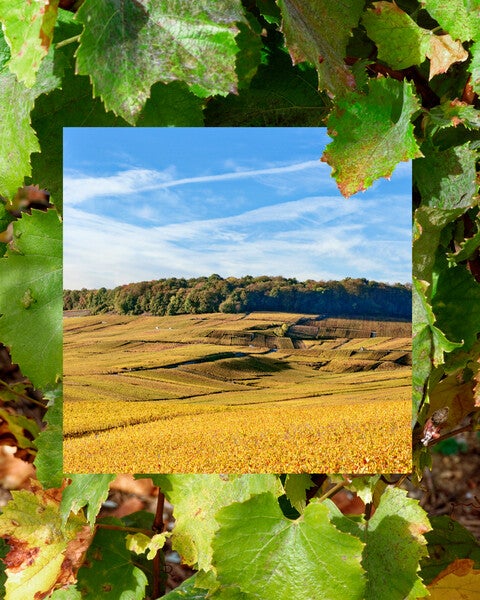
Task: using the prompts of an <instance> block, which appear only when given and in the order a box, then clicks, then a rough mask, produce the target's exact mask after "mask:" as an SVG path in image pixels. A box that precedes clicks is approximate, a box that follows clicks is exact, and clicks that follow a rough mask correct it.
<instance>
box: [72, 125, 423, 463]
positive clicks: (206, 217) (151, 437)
mask: <svg viewBox="0 0 480 600" xmlns="http://www.w3.org/2000/svg"><path fill="white" fill-rule="evenodd" d="M330 141H331V140H330V138H329V137H328V136H327V134H326V130H325V129H323V128H202V127H198V128H65V129H64V197H65V214H64V372H65V380H64V398H65V401H64V471H65V472H66V473H153V472H157V473H301V472H305V473H382V472H383V473H393V472H395V473H401V472H404V473H406V472H410V471H411V417H412V387H411V384H412V339H411V317H412V310H411V306H412V305H411V297H412V287H411V249H412V246H411V167H410V164H409V163H401V164H400V165H399V166H398V167H397V169H396V170H395V171H394V173H393V174H392V176H391V178H390V180H386V179H382V180H379V181H377V182H376V183H374V184H373V185H372V186H371V188H369V189H368V191H366V192H363V193H359V194H356V195H354V196H352V197H351V198H349V199H345V198H344V197H343V196H342V195H341V194H340V192H339V191H338V189H337V188H336V185H335V181H334V180H333V178H332V177H331V173H330V167H329V166H328V165H327V164H326V163H324V162H321V161H320V156H321V155H322V153H323V151H324V149H325V146H326V145H327V144H328V143H329V142H330Z"/></svg>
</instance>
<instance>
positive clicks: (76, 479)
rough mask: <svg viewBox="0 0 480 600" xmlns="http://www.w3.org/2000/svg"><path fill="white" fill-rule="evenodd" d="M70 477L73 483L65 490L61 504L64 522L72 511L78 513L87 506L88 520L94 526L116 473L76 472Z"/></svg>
mask: <svg viewBox="0 0 480 600" xmlns="http://www.w3.org/2000/svg"><path fill="white" fill-rule="evenodd" d="M68 477H69V478H70V479H71V483H70V485H68V486H67V487H66V488H65V489H64V490H63V494H62V502H61V504H60V515H61V517H62V522H63V523H65V522H66V521H67V519H68V517H69V515H70V512H72V511H73V512H74V513H78V511H79V510H80V509H81V508H83V507H84V506H87V520H88V522H89V523H90V526H91V527H93V525H94V524H95V519H96V517H97V515H98V513H99V512H100V508H101V506H102V503H103V502H105V500H106V499H107V496H108V490H109V486H110V483H111V482H112V481H113V480H114V479H115V477H116V475H100V474H95V475H86V474H81V475H80V474H75V475H69V476H68Z"/></svg>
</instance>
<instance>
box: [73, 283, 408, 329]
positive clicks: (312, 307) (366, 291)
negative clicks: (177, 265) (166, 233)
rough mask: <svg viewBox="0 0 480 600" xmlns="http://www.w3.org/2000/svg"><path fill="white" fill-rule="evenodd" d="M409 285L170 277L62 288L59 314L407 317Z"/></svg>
mask: <svg viewBox="0 0 480 600" xmlns="http://www.w3.org/2000/svg"><path fill="white" fill-rule="evenodd" d="M411 298H412V289H411V285H410V284H401V283H396V284H394V285H390V284H387V283H381V282H377V281H369V280H367V279H363V278H362V279H352V278H350V277H347V278H345V279H343V280H341V281H314V280H313V279H308V280H306V281H303V282H302V281H297V280H296V279H295V278H285V277H268V276H261V277H252V276H250V275H246V276H245V277H241V278H236V277H227V278H226V279H224V278H223V277H220V275H217V274H213V275H210V277H196V278H192V279H184V278H176V277H170V278H168V279H158V280H155V281H142V282H139V283H129V284H126V285H121V286H118V287H116V288H113V289H106V288H105V287H101V288H99V289H94V290H88V289H86V288H83V289H81V290H65V291H64V310H89V311H91V313H92V314H101V313H107V312H113V313H117V314H125V315H141V314H145V313H148V314H152V315H158V316H164V315H178V314H185V313H197V314H198V313H212V312H223V313H240V312H251V311H282V312H296V313H309V314H314V313H315V314H316V313H319V314H325V315H332V316H334V315H352V316H353V315H364V316H372V317H378V316H383V317H390V318H398V319H411V316H412V305H411Z"/></svg>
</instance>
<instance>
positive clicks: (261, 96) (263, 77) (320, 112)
mask: <svg viewBox="0 0 480 600" xmlns="http://www.w3.org/2000/svg"><path fill="white" fill-rule="evenodd" d="M316 87H317V76H316V72H315V70H314V69H313V68H311V67H308V66H305V65H302V66H301V67H298V66H297V67H294V66H292V61H291V60H290V59H289V57H288V56H287V55H286V54H285V53H284V52H280V51H275V52H273V53H270V54H269V55H268V65H261V66H260V67H259V69H258V72H257V74H256V75H255V77H254V78H253V79H252V81H251V83H250V86H249V87H248V88H246V89H241V90H240V91H239V94H238V96H237V95H233V94H231V95H229V96H227V97H226V98H219V97H217V98H212V99H211V100H210V101H209V102H208V104H207V106H206V108H205V125H207V126H215V127H217V126H221V127H268V126H271V127H289V126H296V125H298V123H302V125H303V126H312V127H316V126H318V125H320V124H321V123H322V122H323V120H324V118H325V117H326V115H327V113H328V111H329V103H328V101H327V99H326V98H325V97H323V95H322V94H320V93H319V92H318V91H317V89H316Z"/></svg>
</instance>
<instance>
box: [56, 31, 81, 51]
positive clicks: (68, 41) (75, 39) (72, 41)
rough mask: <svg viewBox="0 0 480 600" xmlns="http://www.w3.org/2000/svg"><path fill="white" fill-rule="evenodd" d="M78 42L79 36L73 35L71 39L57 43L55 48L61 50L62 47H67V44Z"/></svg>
mask: <svg viewBox="0 0 480 600" xmlns="http://www.w3.org/2000/svg"><path fill="white" fill-rule="evenodd" d="M79 41H80V34H78V35H74V36H73V37H71V38H67V39H66V40H62V41H61V42H57V43H56V44H55V48H63V46H68V44H73V43H74V42H79Z"/></svg>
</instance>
